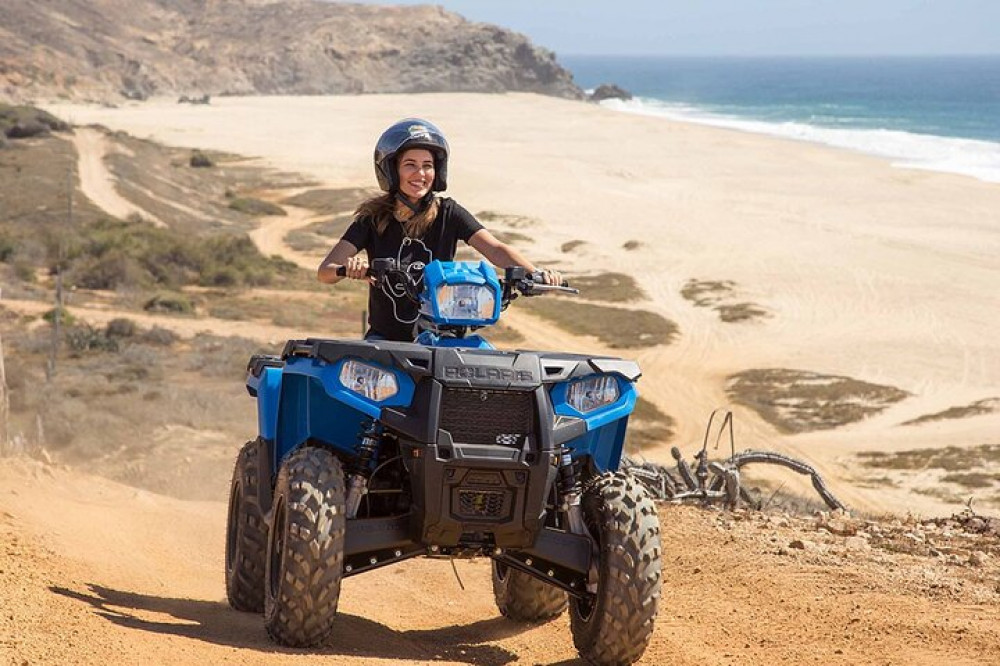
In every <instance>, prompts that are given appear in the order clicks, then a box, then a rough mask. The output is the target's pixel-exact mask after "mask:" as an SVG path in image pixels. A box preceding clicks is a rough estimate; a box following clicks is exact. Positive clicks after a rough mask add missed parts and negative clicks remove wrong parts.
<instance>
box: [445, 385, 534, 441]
mask: <svg viewBox="0 0 1000 666" xmlns="http://www.w3.org/2000/svg"><path fill="white" fill-rule="evenodd" d="M534 424H535V400H534V394H533V393H531V392H530V391H497V390H487V389H469V388H446V389H445V390H444V395H443V396H442V398H441V429H442V430H447V431H448V432H449V433H451V438H452V440H454V441H455V442H458V443H461V444H492V445H496V444H499V445H501V446H510V447H514V448H521V446H522V445H523V444H524V440H525V438H526V437H527V436H528V435H530V434H532V432H533V431H534Z"/></svg>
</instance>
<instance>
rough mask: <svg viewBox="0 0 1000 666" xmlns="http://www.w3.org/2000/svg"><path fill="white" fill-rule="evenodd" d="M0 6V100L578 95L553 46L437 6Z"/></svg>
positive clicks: (232, 1) (54, 0) (137, 2)
mask: <svg viewBox="0 0 1000 666" xmlns="http://www.w3.org/2000/svg"><path fill="white" fill-rule="evenodd" d="M41 7H42V6H40V5H37V4H35V3H11V6H10V7H5V8H4V11H3V12H0V99H2V98H7V99H11V100H23V99H30V98H43V97H44V98H54V97H61V98H69V99H81V100H95V101H117V100H120V99H122V98H125V99H145V98H147V97H149V96H152V95H180V94H185V95H191V94H198V95H201V94H211V95H220V94H230V95H241V94H275V95H278V94H286V95H287V94H300V95H309V94H337V93H340V94H345V93H346V94H350V93H406V92H438V91H442V92H443V91H448V92H456V91H459V92H505V91H525V92H537V93H542V94H546V95H554V96H559V97H568V98H573V99H582V98H583V97H584V94H583V92H582V91H581V90H580V88H579V87H578V86H577V85H576V84H575V83H574V82H573V77H572V75H571V74H570V73H569V72H568V71H567V70H566V69H564V68H563V67H562V66H560V65H559V63H558V62H557V61H556V58H555V54H553V53H552V52H551V51H548V50H546V49H544V48H540V47H538V46H535V45H534V44H532V43H531V42H530V40H528V38H527V37H525V36H524V35H521V34H519V33H516V32H512V31H510V30H506V29H503V28H500V27H497V26H494V25H489V24H485V23H473V22H470V21H467V20H466V19H464V18H462V17H461V16H459V15H458V14H454V13H451V12H447V11H445V10H443V9H442V8H440V7H436V6H429V5H421V6H406V7H390V6H375V5H359V4H349V3H339V2H337V3H332V2H323V1H320V0H91V1H90V2H88V3H79V2H75V1H74V0H50V1H49V2H46V3H45V4H44V9H43V8H41Z"/></svg>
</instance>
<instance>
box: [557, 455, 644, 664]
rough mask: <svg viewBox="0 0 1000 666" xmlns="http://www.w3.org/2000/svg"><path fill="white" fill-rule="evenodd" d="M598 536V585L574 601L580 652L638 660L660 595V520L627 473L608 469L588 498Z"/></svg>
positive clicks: (586, 511) (594, 657)
mask: <svg viewBox="0 0 1000 666" xmlns="http://www.w3.org/2000/svg"><path fill="white" fill-rule="evenodd" d="M582 504H583V515H584V522H585V523H586V525H587V528H588V530H589V531H590V533H591V536H592V537H593V538H594V539H595V540H596V541H597V544H598V552H599V553H600V556H599V560H598V562H597V572H598V579H597V591H596V593H595V594H593V595H588V596H587V597H585V598H573V600H572V601H571V603H570V629H571V631H572V633H573V643H574V645H576V649H577V651H578V652H579V653H580V656H581V657H583V658H584V659H586V660H587V661H589V662H591V663H594V664H632V663H634V662H636V661H638V660H639V658H640V657H642V654H643V652H645V651H646V646H647V645H649V639H650V638H651V637H652V635H653V622H654V620H655V619H656V611H657V607H658V605H659V600H660V584H661V580H660V577H661V566H662V564H661V549H660V523H659V519H658V518H657V515H656V506H655V505H654V504H653V500H652V499H650V497H649V495H648V494H647V493H646V490H645V489H644V488H643V487H642V486H641V485H640V484H639V483H637V482H636V481H635V480H633V479H632V478H631V477H629V476H627V475H625V474H622V473H613V474H605V475H603V476H600V477H598V478H597V479H595V480H594V481H593V483H591V484H590V486H589V487H588V488H587V490H586V492H585V493H584V495H583V499H582Z"/></svg>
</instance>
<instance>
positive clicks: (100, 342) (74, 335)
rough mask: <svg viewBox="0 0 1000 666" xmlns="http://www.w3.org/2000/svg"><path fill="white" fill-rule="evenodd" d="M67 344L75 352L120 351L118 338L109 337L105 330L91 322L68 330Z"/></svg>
mask: <svg viewBox="0 0 1000 666" xmlns="http://www.w3.org/2000/svg"><path fill="white" fill-rule="evenodd" d="M66 344H67V345H68V346H69V348H70V349H71V350H73V351H75V352H86V351H107V352H117V351H118V340H117V339H116V338H110V337H108V336H107V335H106V334H105V332H104V331H101V330H99V329H96V328H94V327H93V326H91V325H90V324H87V323H82V324H79V325H76V326H71V327H70V328H69V329H67V330H66Z"/></svg>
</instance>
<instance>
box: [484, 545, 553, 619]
mask: <svg viewBox="0 0 1000 666" xmlns="http://www.w3.org/2000/svg"><path fill="white" fill-rule="evenodd" d="M566 596H567V595H566V593H565V592H563V591H562V590H560V589H559V588H557V587H555V586H553V585H549V584H548V583H546V582H545V581H542V580H539V579H537V578H535V577H534V576H531V575H529V574H526V573H524V572H523V571H518V570H517V569H511V568H510V567H509V566H507V565H506V564H501V563H499V562H497V561H496V560H494V561H493V598H494V599H496V602H497V608H499V609H500V612H501V613H502V614H503V615H504V617H509V618H510V619H512V620H517V621H518V622H543V621H545V620H550V619H552V618H554V617H557V616H559V615H560V614H562V612H563V611H564V610H566V603H567V599H566Z"/></svg>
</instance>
